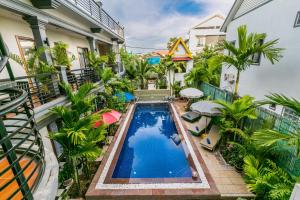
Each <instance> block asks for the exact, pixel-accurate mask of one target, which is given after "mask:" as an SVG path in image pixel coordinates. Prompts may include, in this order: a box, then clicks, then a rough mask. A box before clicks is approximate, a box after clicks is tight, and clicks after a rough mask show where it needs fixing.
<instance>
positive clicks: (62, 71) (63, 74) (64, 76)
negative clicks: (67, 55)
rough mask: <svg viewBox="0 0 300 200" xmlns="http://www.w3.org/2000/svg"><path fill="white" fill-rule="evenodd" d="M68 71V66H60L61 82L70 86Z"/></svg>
mask: <svg viewBox="0 0 300 200" xmlns="http://www.w3.org/2000/svg"><path fill="white" fill-rule="evenodd" d="M66 69H67V67H66V66H60V69H59V71H60V77H61V81H63V82H65V83H67V84H69V82H68V77H67V71H66Z"/></svg>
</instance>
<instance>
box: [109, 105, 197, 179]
mask: <svg viewBox="0 0 300 200" xmlns="http://www.w3.org/2000/svg"><path fill="white" fill-rule="evenodd" d="M174 133H175V134H178V132H177V129H176V126H175V123H174V121H173V119H172V116H171V113H170V110H169V107H168V104H138V105H137V107H136V110H135V113H134V116H133V119H132V121H131V124H130V127H129V129H128V132H127V135H126V139H125V141H124V144H123V147H122V150H121V153H120V155H119V159H118V162H117V164H116V167H115V169H114V172H113V176H112V178H183V177H184V178H191V177H192V172H191V167H190V165H189V163H188V160H187V158H186V155H185V153H184V150H183V147H182V145H181V144H179V145H176V144H175V143H174V142H173V140H172V139H171V138H170V137H171V136H172V135H173V134H174Z"/></svg>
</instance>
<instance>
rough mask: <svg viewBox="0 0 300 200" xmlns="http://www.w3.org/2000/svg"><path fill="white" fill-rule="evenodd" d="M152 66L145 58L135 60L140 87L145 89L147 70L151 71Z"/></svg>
mask: <svg viewBox="0 0 300 200" xmlns="http://www.w3.org/2000/svg"><path fill="white" fill-rule="evenodd" d="M151 70H152V67H151V65H149V64H148V62H147V61H146V60H140V61H138V62H137V65H136V73H137V77H138V79H139V81H140V87H141V89H146V87H145V86H146V80H147V77H148V75H149V72H151Z"/></svg>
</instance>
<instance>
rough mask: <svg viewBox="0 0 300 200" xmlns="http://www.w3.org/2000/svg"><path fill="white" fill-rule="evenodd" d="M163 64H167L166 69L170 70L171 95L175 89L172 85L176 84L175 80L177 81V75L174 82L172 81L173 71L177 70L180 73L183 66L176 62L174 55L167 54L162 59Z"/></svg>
mask: <svg viewBox="0 0 300 200" xmlns="http://www.w3.org/2000/svg"><path fill="white" fill-rule="evenodd" d="M162 65H164V66H165V69H166V71H167V72H168V75H169V80H168V81H169V88H170V90H171V96H172V94H173V89H172V85H173V84H174V81H175V76H174V75H173V82H172V81H171V72H172V71H173V72H174V71H175V70H177V71H178V72H179V73H180V72H181V70H182V69H181V67H180V65H179V64H178V63H175V62H174V61H173V60H172V57H171V56H167V57H165V58H164V59H163V60H162Z"/></svg>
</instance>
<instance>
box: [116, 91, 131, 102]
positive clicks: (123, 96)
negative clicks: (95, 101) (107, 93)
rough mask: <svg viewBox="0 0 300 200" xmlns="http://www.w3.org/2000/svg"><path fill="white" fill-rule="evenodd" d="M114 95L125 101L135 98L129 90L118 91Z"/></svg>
mask: <svg viewBox="0 0 300 200" xmlns="http://www.w3.org/2000/svg"><path fill="white" fill-rule="evenodd" d="M115 96H116V97H118V98H119V99H120V100H124V99H125V102H130V101H132V100H134V99H135V96H134V95H133V94H131V93H130V92H120V93H117V94H115Z"/></svg>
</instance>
